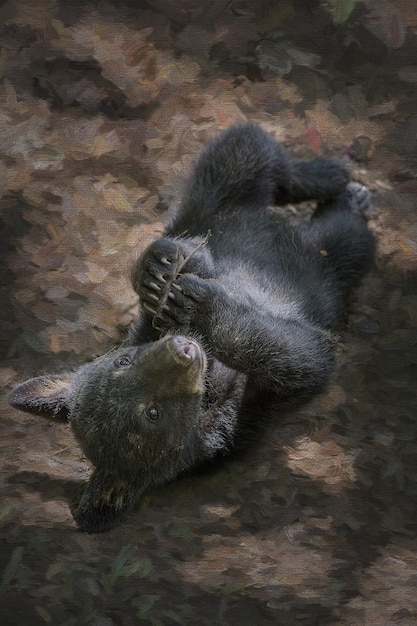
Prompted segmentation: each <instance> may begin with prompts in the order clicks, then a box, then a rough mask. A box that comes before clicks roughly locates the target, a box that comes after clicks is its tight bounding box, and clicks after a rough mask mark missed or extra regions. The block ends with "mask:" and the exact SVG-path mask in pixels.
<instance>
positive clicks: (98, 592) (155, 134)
mask: <svg viewBox="0 0 417 626" xmlns="http://www.w3.org/2000/svg"><path fill="white" fill-rule="evenodd" d="M412 5H413V2H411V1H410V0H390V1H389V0H365V2H355V0H349V1H348V2H341V1H340V0H328V2H326V3H325V2H322V3H320V1H319V0H280V1H279V2H278V1H277V0H269V1H267V0H263V1H262V2H255V0H253V1H251V0H247V1H245V0H231V1H227V0H217V1H215V2H197V1H192V0H182V1H181V2H173V1H169V0H167V1H164V2H162V0H161V1H159V0H154V1H148V2H144V1H142V2H140V1H133V0H124V1H122V0H120V1H116V0H114V2H98V1H96V2H94V1H91V2H81V1H77V0H72V1H71V2H66V1H64V0H38V2H36V8H35V6H34V3H33V2H31V1H30V0H22V1H21V2H19V3H16V2H14V0H7V1H6V2H2V3H1V7H0V43H1V46H2V53H1V57H0V72H1V75H2V81H1V84H0V98H1V111H0V115H1V120H0V124H1V136H2V140H1V154H0V157H1V160H0V168H1V181H2V183H1V184H2V190H1V201H0V202H1V208H0V227H1V240H0V245H1V254H2V259H3V263H2V266H1V268H0V272H1V284H0V302H1V320H0V349H1V363H0V365H1V369H0V380H1V382H2V389H3V392H2V396H1V404H0V410H1V416H2V420H1V440H0V446H1V452H2V458H3V463H2V469H1V474H0V482H1V488H2V504H1V507H0V537H1V542H2V547H1V550H0V560H1V565H2V573H1V577H0V594H1V598H0V607H1V608H0V615H1V616H2V623H3V624H5V625H7V626H14V625H17V624H19V625H21V624H30V625H31V626H38V625H41V624H45V623H46V624H62V625H65V626H73V625H74V626H76V625H78V624H89V625H90V624H91V625H92V626H112V625H119V624H120V625H121V624H123V626H130V625H131V624H138V623H140V624H142V623H143V624H150V625H156V626H159V625H164V626H165V625H171V624H172V625H174V624H181V625H182V624H191V625H193V624H199V625H201V626H204V625H205V624H207V625H208V624H210V625H213V624H221V625H225V626H234V625H239V626H243V625H245V626H246V625H247V626H252V625H255V624H256V626H263V625H269V624H280V625H284V626H287V625H288V626H292V625H294V626H295V625H298V624H303V625H307V626H314V625H317V626H322V625H326V624H332V625H333V624H336V625H338V626H363V625H367V624H372V625H381V626H386V625H391V624H395V625H400V626H411V625H412V624H415V623H416V622H417V597H416V594H415V585H416V576H417V553H416V548H417V540H416V530H417V521H416V509H417V507H416V497H417V486H416V485H417V442H416V435H415V433H416V421H417V416H416V404H417V402H416V390H415V380H416V369H417V368H416V364H417V358H416V321H417V292H416V268H417V256H416V255H417V233H416V230H417V226H416V225H417V218H416V214H415V207H416V198H417V178H416V173H415V172H416V165H417V158H416V154H417V115H416V101H417V14H416V10H415V8H413V6H412ZM243 120H250V121H254V122H257V123H259V124H261V125H262V126H263V127H264V128H265V129H266V130H268V131H269V132H271V133H273V134H274V135H275V137H276V138H277V139H280V140H282V141H284V142H285V144H286V145H287V146H288V147H289V148H291V149H292V150H293V151H295V153H296V154H298V155H299V156H300V157H302V158H310V157H312V156H314V155H315V154H325V155H333V156H334V155H336V156H339V157H341V158H344V159H347V160H349V161H350V162H351V163H352V175H353V177H354V178H356V179H357V180H359V181H361V182H365V183H366V184H368V185H369V186H370V188H371V190H372V192H373V197H374V202H375V206H376V210H375V214H374V217H373V219H372V220H371V228H372V229H373V231H374V232H375V233H376V234H377V236H378V239H379V244H378V259H377V262H376V267H375V268H374V270H373V271H372V273H371V274H370V276H369V277H368V278H367V279H366V281H365V282H364V284H363V286H362V287H361V288H360V289H359V290H358V291H357V293H356V294H355V296H354V298H353V300H352V308H351V311H350V314H349V316H348V319H347V330H346V332H344V333H343V335H342V338H341V343H340V347H339V351H338V367H337V372H336V374H335V377H334V379H333V382H332V384H331V386H330V388H329V391H328V393H327V394H324V395H322V396H321V397H320V398H318V399H317V400H315V401H314V402H312V403H310V404H309V405H307V406H305V407H304V408H302V409H301V410H299V411H298V412H295V413H292V414H291V415H287V416H279V419H277V426H276V428H274V430H273V431H272V433H271V434H270V436H269V438H268V439H267V440H265V442H263V443H262V445H261V446H260V447H257V448H256V449H254V450H252V451H251V452H250V453H249V454H248V455H246V456H245V457H243V458H238V459H233V460H230V461H225V462H222V463H220V464H219V465H217V466H216V467H213V468H210V469H209V470H207V471H205V472H202V473H200V474H199V475H194V476H190V477H186V478H184V479H182V480H180V481H177V482H175V483H174V484H172V485H168V486H166V487H164V488H162V489H158V490H155V491H154V492H151V493H149V494H148V495H147V496H146V497H145V498H144V499H143V500H142V502H141V503H140V504H139V505H138V507H137V509H136V510H135V512H134V513H133V514H132V515H130V517H128V519H127V520H126V521H125V522H124V523H123V524H120V526H118V527H117V528H116V529H115V530H113V531H111V532H109V533H107V534H103V535H93V536H89V535H85V534H83V533H81V532H80V531H78V530H77V529H76V527H75V525H74V522H73V520H72V517H71V515H70V512H69V506H68V505H69V503H70V502H71V500H72V499H73V498H74V497H75V496H76V493H77V492H78V491H79V488H80V486H81V485H82V484H83V482H84V481H85V479H86V477H87V476H88V474H89V471H90V468H89V466H88V464H87V462H86V460H85V459H84V458H83V457H82V455H81V453H80V450H79V448H78V447H77V445H76V443H75V441H74V438H73V437H72V435H71V433H70V432H69V429H68V428H67V427H66V426H65V425H55V424H51V423H49V422H47V421H43V420H41V419H39V418H35V417H32V416H29V415H25V414H23V413H20V412H18V411H15V410H13V409H12V408H11V407H10V406H9V405H8V403H7V393H8V391H9V390H10V388H11V387H12V386H13V385H14V384H16V383H17V382H20V381H22V380H24V379H25V378H27V377H29V376H31V375H33V374H37V373H41V372H51V371H56V372H58V371H62V369H65V368H68V367H73V366H76V365H77V364H79V363H82V362H84V361H86V360H88V359H91V358H92V357H93V356H96V355H99V354H102V353H103V352H105V351H106V350H108V349H110V348H111V347H112V346H113V345H114V344H115V343H116V342H118V341H120V340H121V338H122V337H123V334H124V332H125V329H126V326H127V325H128V323H129V321H130V320H131V318H132V316H133V315H134V314H135V312H136V311H137V300H136V297H135V294H134V292H133V290H132V289H131V287H130V283H129V273H130V268H131V266H132V265H133V262H134V260H135V258H136V257H137V256H138V255H139V254H140V252H141V251H142V250H143V249H144V248H145V247H146V246H147V245H148V244H149V242H150V241H152V240H153V239H154V238H155V237H156V236H158V234H159V233H160V232H161V231H162V228H163V225H164V223H165V222H166V220H167V219H168V218H169V215H170V212H171V211H172V210H174V208H175V205H176V204H177V203H178V200H179V198H180V196H181V190H182V188H183V185H184V181H185V180H186V177H187V175H188V174H189V172H190V170H191V167H192V165H193V163H194V162H195V160H196V157H197V155H198V153H199V151H200V150H201V148H202V146H203V145H205V144H206V142H207V141H208V140H209V139H210V138H211V137H213V136H215V135H216V133H218V132H219V131H220V130H221V129H223V128H225V127H227V126H228V125H229V124H232V123H234V122H237V121H243ZM310 210H311V206H309V205H304V206H302V207H301V208H298V207H297V208H295V207H287V208H286V211H287V212H289V213H290V214H291V215H293V216H297V215H301V216H302V217H305V215H307V214H308V212H309V211H310Z"/></svg>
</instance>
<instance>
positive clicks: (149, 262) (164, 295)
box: [132, 239, 185, 318]
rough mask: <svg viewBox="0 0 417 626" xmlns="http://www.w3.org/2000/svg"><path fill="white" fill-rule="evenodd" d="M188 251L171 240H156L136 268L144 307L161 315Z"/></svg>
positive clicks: (134, 279) (137, 288)
mask: <svg viewBox="0 0 417 626" xmlns="http://www.w3.org/2000/svg"><path fill="white" fill-rule="evenodd" d="M184 259H185V254H184V253H183V252H182V250H181V248H180V246H179V245H178V244H177V243H176V242H174V241H171V240H169V239H159V240H158V241H155V242H154V243H153V244H152V245H151V246H150V247H149V248H148V249H147V251H146V252H145V254H144V255H143V257H142V259H141V260H140V262H139V264H138V266H137V267H136V269H135V271H134V274H133V277H132V283H133V287H134V289H135V291H136V292H137V293H138V294H139V296H140V300H141V304H142V306H143V308H144V309H145V310H146V311H147V312H148V313H149V314H150V315H152V317H153V318H155V317H158V316H159V314H160V313H161V311H162V309H163V307H164V306H165V305H166V302H167V300H168V297H169V293H170V290H171V288H172V283H173V281H174V280H175V278H176V277H177V276H178V274H179V272H180V270H181V267H182V264H183V263H184Z"/></svg>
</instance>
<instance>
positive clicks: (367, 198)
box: [344, 182, 372, 220]
mask: <svg viewBox="0 0 417 626" xmlns="http://www.w3.org/2000/svg"><path fill="white" fill-rule="evenodd" d="M344 195H346V196H347V197H346V201H347V205H348V208H349V210H350V212H351V213H353V215H358V216H359V217H362V218H363V219H365V220H369V218H370V217H371V215H372V199H371V192H370V191H369V189H368V187H365V185H361V184H360V183H357V182H350V183H348V185H346V189H345V191H344Z"/></svg>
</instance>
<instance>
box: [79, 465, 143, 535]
mask: <svg viewBox="0 0 417 626" xmlns="http://www.w3.org/2000/svg"><path fill="white" fill-rule="evenodd" d="M142 491H143V488H140V487H138V486H137V485H135V484H133V483H130V482H129V481H128V480H126V479H125V478H122V477H120V476H119V475H118V474H117V473H114V472H111V471H108V470H105V469H100V468H96V469H95V470H94V472H93V474H92V475H91V478H90V480H89V481H88V484H87V486H86V488H85V491H84V494H83V496H82V498H81V500H80V502H79V504H78V506H77V507H74V508H72V514H73V517H74V520H75V521H76V523H77V526H78V527H79V528H80V530H83V531H84V532H86V533H101V532H104V531H106V530H110V529H111V528H113V526H115V525H116V524H117V522H118V521H119V520H120V519H121V518H122V517H123V516H124V514H125V513H127V512H128V511H129V510H130V509H132V508H133V506H134V505H135V503H136V502H137V500H138V498H139V496H140V494H141V493H142Z"/></svg>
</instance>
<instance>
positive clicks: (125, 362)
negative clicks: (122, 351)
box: [114, 356, 132, 367]
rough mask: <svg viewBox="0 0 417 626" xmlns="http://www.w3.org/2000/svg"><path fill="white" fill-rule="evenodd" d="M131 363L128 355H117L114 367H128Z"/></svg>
mask: <svg viewBox="0 0 417 626" xmlns="http://www.w3.org/2000/svg"><path fill="white" fill-rule="evenodd" d="M131 363H132V362H131V360H130V359H129V357H128V356H119V358H118V359H116V360H115V362H114V364H115V366H116V367H129V366H130V365H131Z"/></svg>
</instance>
